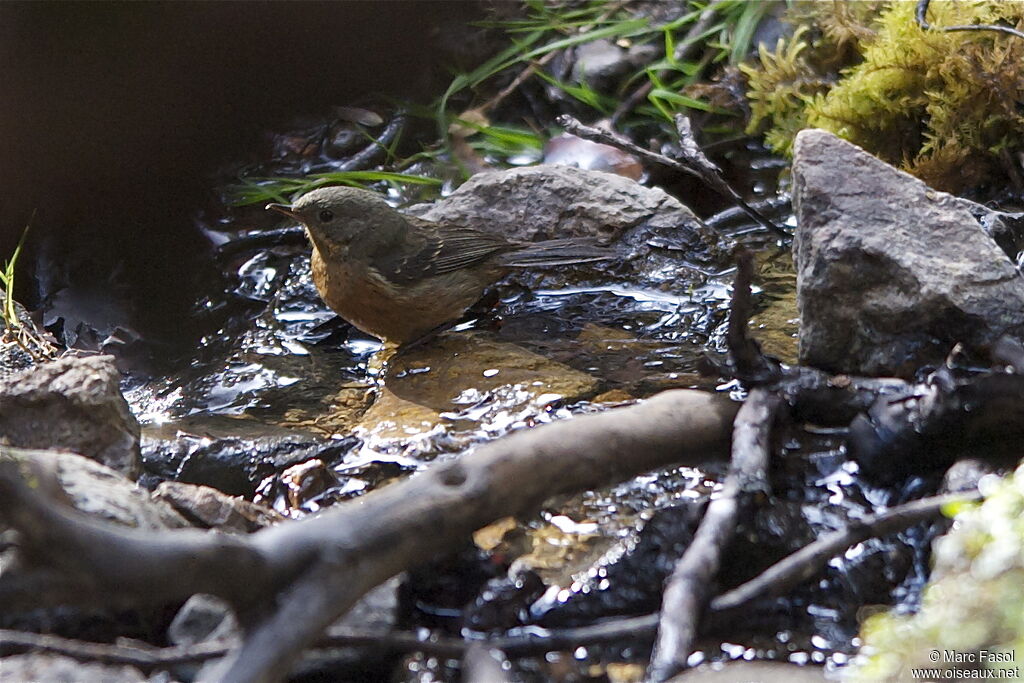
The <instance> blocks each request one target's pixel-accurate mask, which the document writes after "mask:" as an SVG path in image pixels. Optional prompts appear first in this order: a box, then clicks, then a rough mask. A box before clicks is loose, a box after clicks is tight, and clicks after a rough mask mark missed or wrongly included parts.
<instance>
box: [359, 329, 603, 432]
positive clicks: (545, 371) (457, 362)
mask: <svg viewBox="0 0 1024 683" xmlns="http://www.w3.org/2000/svg"><path fill="white" fill-rule="evenodd" d="M388 366H389V368H388V374H387V378H386V380H385V384H384V388H383V389H382V391H381V393H380V395H379V396H378V397H377V400H376V401H375V402H374V404H373V405H372V406H371V407H370V409H369V410H368V411H366V413H365V414H364V415H363V417H362V419H361V420H360V422H359V424H358V425H357V431H356V433H357V434H358V433H365V434H367V435H372V436H377V437H380V438H384V439H402V438H409V437H411V436H415V435H417V434H426V433H429V432H431V431H432V430H433V429H434V428H435V427H436V426H437V425H439V424H447V423H448V422H449V420H448V419H447V418H446V417H443V416H442V413H448V412H451V411H459V410H462V409H464V408H466V407H468V406H469V405H472V404H474V403H477V402H479V401H481V400H483V399H485V398H486V397H487V396H492V397H498V398H497V400H498V401H499V402H500V403H501V404H502V405H503V406H505V408H506V409H509V410H511V409H522V408H524V407H526V406H527V405H529V404H531V403H538V402H539V403H543V402H548V401H551V400H555V399H564V400H566V401H569V402H572V401H579V400H582V399H585V398H589V397H591V396H593V395H594V394H595V393H597V389H598V387H599V385H600V382H599V380H598V379H597V378H596V377H593V376H591V375H588V374H587V373H585V372H580V371H579V370H575V369H573V368H570V367H569V366H567V365H564V364H562V363H559V362H558V361H554V360H551V359H550V358H545V357H544V356H541V355H539V354H536V353H533V352H532V351H528V350H526V349H524V348H523V347H521V346H517V345H515V344H509V343H507V342H499V341H494V340H492V339H488V338H487V336H486V335H483V334H479V333H476V332H454V333H453V332H449V333H445V334H442V335H440V336H439V337H437V338H436V339H435V340H432V341H431V342H430V343H429V344H425V345H423V346H420V347H415V348H412V349H408V350H402V351H400V352H398V353H397V354H396V355H395V356H393V357H392V358H391V359H390V360H389V361H388Z"/></svg>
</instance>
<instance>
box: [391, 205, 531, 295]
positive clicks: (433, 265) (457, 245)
mask: <svg viewBox="0 0 1024 683" xmlns="http://www.w3.org/2000/svg"><path fill="white" fill-rule="evenodd" d="M409 223H410V231H409V236H408V239H407V240H406V241H405V243H404V245H403V248H401V249H398V250H393V251H391V252H389V253H388V254H382V255H381V256H379V257H378V258H377V259H376V262H375V264H374V265H375V266H376V268H377V270H379V271H380V273H381V275H383V276H384V277H386V278H388V279H389V280H391V281H392V282H395V283H398V284H409V283H412V282H415V281H417V280H422V279H423V278H426V277H430V276H432V275H441V274H443V273H450V272H452V271H455V270H459V269H461V268H468V267H470V266H475V265H477V264H478V263H480V262H482V261H484V260H486V259H488V258H489V257H491V256H493V255H494V254H498V253H501V252H504V251H508V250H509V249H514V248H515V246H516V245H515V243H513V242H509V241H508V240H506V239H505V238H503V237H501V236H500V235H493V234H490V233H487V232H482V231H480V230H474V229H472V228H459V227H453V226H448V225H439V224H436V223H430V222H428V221H420V220H416V219H414V218H411V217H410V219H409Z"/></svg>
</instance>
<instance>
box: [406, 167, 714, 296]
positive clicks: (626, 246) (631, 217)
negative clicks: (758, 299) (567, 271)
mask: <svg viewBox="0 0 1024 683" xmlns="http://www.w3.org/2000/svg"><path fill="white" fill-rule="evenodd" d="M415 209H417V210H413V212H414V213H417V214H418V215H421V216H422V217H423V218H426V219H428V220H433V221H445V222H448V223H452V224H455V225H467V226H475V227H478V228H482V229H486V230H493V231H494V232H498V233H501V234H502V235H505V236H507V237H510V238H513V239H520V240H525V241H536V240H543V239H554V238H559V237H573V236H592V237H599V238H601V239H602V240H603V241H605V242H612V241H615V242H616V243H617V245H616V247H615V248H616V251H617V253H618V256H619V259H617V260H615V261H610V262H607V263H600V264H597V265H594V264H590V265H582V266H578V267H577V268H578V269H579V270H580V272H583V273H589V274H591V275H595V276H597V275H599V274H604V275H607V274H608V273H612V274H613V275H614V276H615V277H616V278H626V279H630V280H632V281H637V280H645V281H648V282H650V281H652V280H657V281H658V282H662V281H663V282H676V283H677V284H678V281H684V282H685V281H689V280H692V279H693V269H692V265H691V264H692V263H693V262H697V263H711V262H715V261H716V260H718V259H721V258H722V257H723V256H724V253H725V252H724V251H723V250H722V249H721V246H722V245H721V244H720V240H719V237H718V236H717V234H715V233H714V232H713V231H712V230H711V229H710V228H708V227H707V226H705V225H704V224H703V223H701V221H700V220H699V219H698V218H697V216H696V215H694V213H693V212H692V211H690V210H689V209H688V208H686V207H685V206H683V205H682V204H681V203H680V202H679V201H678V200H676V199H675V198H673V197H671V196H669V195H668V194H666V193H665V192H663V191H662V190H659V189H657V188H649V187H644V186H643V185H640V184H639V183H636V182H634V181H633V180H630V179H628V178H624V177H621V176H617V175H612V174H609V173H602V172H600V171H588V170H583V169H579V168H573V167H570V166H547V165H542V166H530V167H524V168H514V169H509V170H506V171H493V172H489V173H480V174H477V175H475V176H473V177H472V178H471V179H470V180H469V181H467V182H466V183H465V184H463V185H462V186H461V187H460V188H459V189H458V190H456V191H455V192H453V193H452V194H451V195H450V196H449V197H447V198H445V199H444V200H442V201H440V202H438V203H436V204H434V205H432V206H429V207H425V208H424V207H415ZM559 272H561V273H564V269H559ZM559 279H560V280H561V281H564V279H565V278H564V275H563V276H560V278H559Z"/></svg>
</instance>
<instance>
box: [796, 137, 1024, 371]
mask: <svg viewBox="0 0 1024 683" xmlns="http://www.w3.org/2000/svg"><path fill="white" fill-rule="evenodd" d="M793 202H794V207H795V210H796V215H797V232H796V238H795V240H794V242H793V248H794V252H795V260H796V266H797V299H798V301H797V303H798V306H799V310H800V361H801V362H803V363H805V364H808V365H814V366H816V367H820V368H823V369H826V370H830V371H833V372H846V373H855V374H862V375H890V374H894V375H898V376H902V377H910V376H912V375H913V373H914V371H915V370H916V369H917V368H919V367H920V366H921V365H924V364H928V363H938V362H941V361H942V360H943V359H944V358H945V357H946V355H947V354H948V353H949V351H950V349H951V348H952V347H953V345H954V344H956V343H957V342H962V343H964V344H966V345H968V346H969V347H984V346H986V345H988V344H990V343H992V342H994V341H995V340H996V339H998V338H999V337H1000V336H1002V335H1003V334H1006V333H1010V334H1014V335H1020V334H1021V333H1022V332H1024V279H1022V278H1021V276H1020V274H1019V273H1018V272H1017V269H1016V268H1015V267H1014V264H1013V263H1012V262H1011V260H1010V259H1009V258H1008V257H1007V256H1006V254H1005V253H1004V252H1003V251H1002V250H1001V249H1000V248H999V247H998V246H997V244H996V242H995V241H994V240H993V239H992V238H991V237H990V236H989V235H988V234H987V233H986V231H985V229H983V227H982V226H981V225H980V224H979V222H978V220H977V219H976V218H975V217H974V216H973V215H972V212H971V210H970V209H969V208H968V206H967V203H966V202H964V200H961V199H959V198H957V197H954V196H952V195H949V194H946V193H944V192H938V191H935V190H932V189H931V188H929V187H928V186H927V185H925V184H924V183H923V182H921V181H920V180H918V179H917V178H914V177H913V176H911V175H909V174H907V173H904V172H902V171H899V170H897V169H895V168H893V167H892V166H890V165H889V164H887V163H885V162H883V161H881V160H879V159H876V158H875V157H873V156H871V155H870V154H868V153H867V152H865V151H863V150H862V149H860V148H858V147H856V146H855V145H853V144H851V143H849V142H845V141H843V140H841V139H839V138H838V137H836V136H835V135H832V134H831V133H828V132H825V131H823V130H805V131H802V132H801V133H800V134H799V135H798V136H797V139H796V144H795V147H794V158H793Z"/></svg>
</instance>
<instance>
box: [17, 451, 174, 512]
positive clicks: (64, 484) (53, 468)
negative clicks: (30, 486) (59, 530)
mask: <svg viewBox="0 0 1024 683" xmlns="http://www.w3.org/2000/svg"><path fill="white" fill-rule="evenodd" d="M4 453H5V454H6V455H7V456H9V457H13V458H14V459H15V460H18V461H20V462H24V463H26V464H28V465H30V466H32V467H35V468H40V469H42V470H43V471H47V472H53V473H54V474H55V475H56V478H57V482H58V483H59V485H60V488H61V491H62V493H63V495H62V497H63V499H64V501H65V502H67V503H68V504H69V505H71V506H72V507H74V508H75V509H76V510H79V511H80V512H84V513H85V514H88V515H93V516H95V517H99V518H100V519H104V520H107V521H110V522H115V523H117V524H122V525H124V526H128V527H133V528H136V529H149V530H159V529H169V528H171V529H173V528H182V527H187V526H189V523H188V522H187V521H186V520H185V519H184V518H183V517H182V516H181V515H179V514H178V513H177V512H175V511H174V509H173V508H172V507H171V506H170V505H168V504H167V503H166V502H164V501H161V500H153V499H152V498H151V496H150V494H149V491H146V490H145V489H144V488H142V487H141V486H139V485H137V484H135V483H133V482H131V481H129V480H128V479H126V478H125V477H124V476H123V475H121V474H120V473H119V472H115V471H114V470H112V469H111V468H109V467H106V466H105V465H101V464H99V463H97V462H95V461H93V460H90V459H89V458H85V457H82V456H80V455H75V454H74V453H62V452H57V451H39V450H26V449H21V448H5V449H4Z"/></svg>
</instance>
